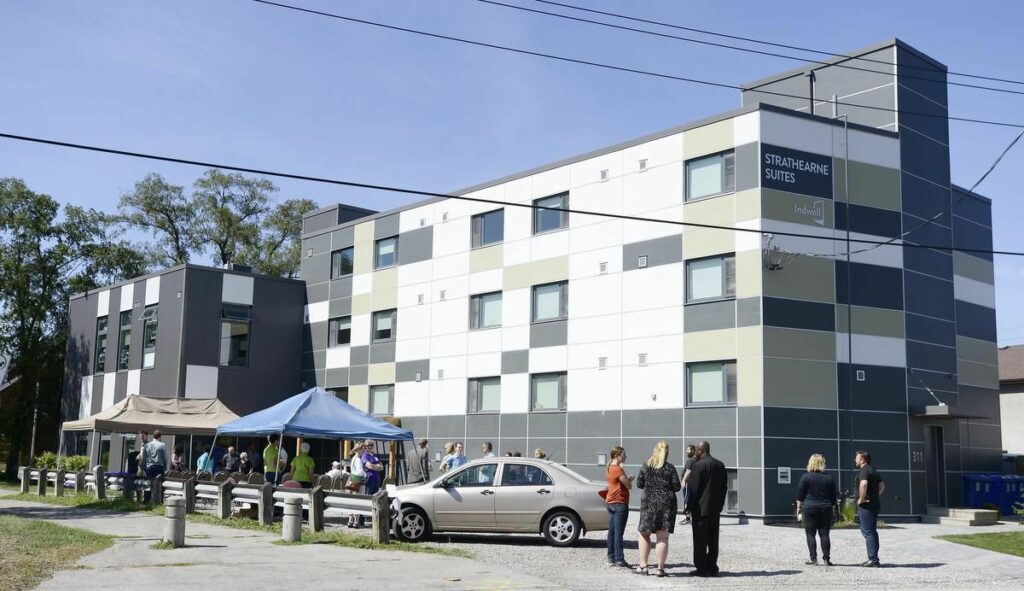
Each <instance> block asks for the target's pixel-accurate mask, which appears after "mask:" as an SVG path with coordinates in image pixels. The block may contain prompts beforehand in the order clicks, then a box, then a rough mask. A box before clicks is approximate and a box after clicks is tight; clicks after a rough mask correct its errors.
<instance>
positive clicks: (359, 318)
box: [351, 312, 403, 347]
mask: <svg viewBox="0 0 1024 591" xmlns="http://www.w3.org/2000/svg"><path fill="white" fill-rule="evenodd" d="M402 317H403V313H402V312H399V313H398V334H399V335H401V334H402ZM399 338H401V337H399ZM369 344H370V315H369V314H353V315H352V343H351V345H352V346H353V347H356V346H360V345H369Z"/></svg>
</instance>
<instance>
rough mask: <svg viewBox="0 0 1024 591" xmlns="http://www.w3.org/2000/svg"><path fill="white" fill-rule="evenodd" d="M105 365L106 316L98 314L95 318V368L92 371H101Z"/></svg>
mask: <svg viewBox="0 0 1024 591" xmlns="http://www.w3.org/2000/svg"><path fill="white" fill-rule="evenodd" d="M106 367H107V317H106V316H100V317H99V318H97V319H96V370H95V371H94V372H93V373H103V371H104V370H105V369H106Z"/></svg>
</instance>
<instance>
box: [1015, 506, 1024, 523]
mask: <svg viewBox="0 0 1024 591" xmlns="http://www.w3.org/2000/svg"><path fill="white" fill-rule="evenodd" d="M1013 513H1014V515H1016V516H1017V517H1019V518H1020V521H1018V522H1017V525H1024V503H1014V504H1013Z"/></svg>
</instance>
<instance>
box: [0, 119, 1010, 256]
mask: <svg viewBox="0 0 1024 591" xmlns="http://www.w3.org/2000/svg"><path fill="white" fill-rule="evenodd" d="M0 138H7V139H11V140H16V141H22V142H31V143H35V144H43V145H48V146H59V147H62V148H72V149H75V150H85V151H89V152H99V153H102V154H114V155H117V156H128V157H132V158H141V159H144V160H156V161H159V162H171V163H174V164H186V165H189V166H202V167H204V168H219V169H223V170H233V171H236V172H246V173H249V174H258V175H263V176H272V177H279V178H286V179H293V180H299V181H309V182H314V183H324V184H329V185H338V186H342V187H352V188H356V189H369V190H373V191H386V192H389V193H404V194H407V195H419V196H422V197H437V198H443V199H456V200H460V201H472V202H476V203H488V204H492V205H500V206H502V207H522V208H527V209H531V210H545V211H557V212H563V213H570V214H577V215H591V216H596V217H605V218H611V219H618V220H625V221H631V222H654V223H659V224H668V225H672V226H683V227H688V228H704V229H708V230H727V231H731V232H745V233H751V234H760V235H762V236H768V235H772V236H790V237H794V238H814V239H817V240H829V241H832V242H856V243H858V244H882V245H886V243H885V242H882V241H880V240H866V239H862V238H856V239H854V238H851V239H846V238H839V237H836V236H815V235H814V234H802V233H800V232H784V231H776V230H758V229H755V228H741V227H735V226H720V225H716V224H701V223H697V222H683V221H676V220H664V219H657V218H646V217H641V216H632V215H623V214H617V213H605V212H600V211H587V210H582V209H570V208H566V207H543V206H539V205H534V204H532V203H510V202H507V201H497V200H494V199H484V198H481V197H469V196H467V195H454V194H451V193H438V192H434V191H423V190H419V189H405V188H402V187H391V186H387V185H378V184H373V183H361V182H356V181H346V180H340V179H332V178H328V177H316V176H310V175H304V174H296V173H291V172H278V171H272V170H264V169H260V168H252V167H248V166H237V165H233V164H224V163H220V162H209V161H204V160H193V159H189V158H178V157H174V156H161V155H159V154H149V153H145V152H134V151H131V150H119V149H115V148H106V147H103V146H94V145H89V144H78V143H72V142H65V141H60V140H52V139H47V138H40V137H33V136H26V135H18V134H13V133H3V132H0ZM891 246H900V247H908V248H928V249H932V250H942V251H954V250H957V251H960V252H972V253H977V254H992V255H996V254H998V255H1007V256H1024V252H1017V251H1008V250H984V249H979V248H954V247H952V246H935V245H927V244H896V245H891Z"/></svg>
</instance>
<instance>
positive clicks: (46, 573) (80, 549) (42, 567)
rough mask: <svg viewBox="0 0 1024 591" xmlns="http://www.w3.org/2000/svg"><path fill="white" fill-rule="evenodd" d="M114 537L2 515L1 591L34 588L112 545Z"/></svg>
mask: <svg viewBox="0 0 1024 591" xmlns="http://www.w3.org/2000/svg"><path fill="white" fill-rule="evenodd" d="M113 543H114V539H113V537H111V536H103V535H100V534H94V533H92V532H89V531H85V530H81V529H75V528H70V527H64V526H62V525H57V524H55V523H49V522H46V521H41V520H38V519H23V518H21V517H14V516H13V515H0V549H2V554H3V559H2V560H0V591H21V590H22V589H32V588H33V587H35V586H36V585H38V584H39V583H41V582H42V581H44V580H46V579H47V578H49V577H50V576H51V575H52V574H53V573H54V572H56V571H58V570H61V569H66V568H73V567H74V565H75V561H77V560H78V559H79V558H81V557H82V556H86V555H88V554H92V553H94V552H99V551H100V550H103V549H106V548H109V547H110V546H111V545H113Z"/></svg>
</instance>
